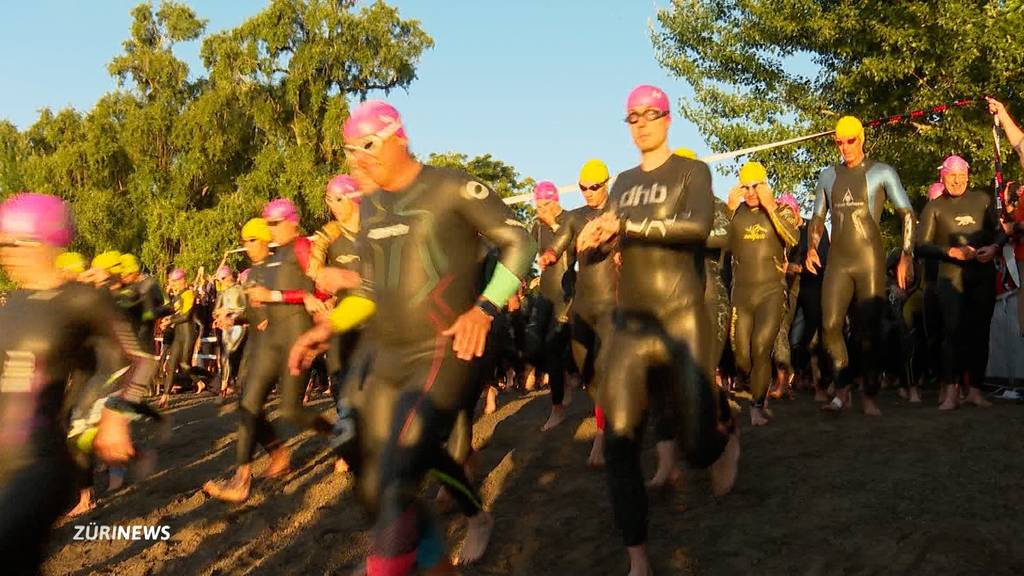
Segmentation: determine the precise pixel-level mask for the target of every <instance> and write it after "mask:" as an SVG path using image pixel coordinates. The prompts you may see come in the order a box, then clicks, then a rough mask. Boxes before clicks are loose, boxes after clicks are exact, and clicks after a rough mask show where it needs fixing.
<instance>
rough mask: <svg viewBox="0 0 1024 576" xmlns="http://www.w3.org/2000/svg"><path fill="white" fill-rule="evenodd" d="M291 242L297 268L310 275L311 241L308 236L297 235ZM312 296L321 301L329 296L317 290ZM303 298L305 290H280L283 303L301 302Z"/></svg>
mask: <svg viewBox="0 0 1024 576" xmlns="http://www.w3.org/2000/svg"><path fill="white" fill-rule="evenodd" d="M293 242H295V247H294V250H295V259H296V260H298V262H299V268H301V269H302V272H303V273H304V274H305V275H307V276H310V272H309V271H310V263H311V262H312V253H313V248H312V242H310V241H309V238H306V237H305V236H299V237H298V238H296V239H295V240H294V241H293ZM315 267H316V266H315V265H314V266H313V268H315ZM310 277H312V276H310ZM313 296H316V298H317V300H320V301H322V302H326V301H327V300H329V299H330V298H331V295H330V294H327V293H325V292H321V291H319V290H315V291H314V292H313ZM305 298H306V291H305V290H282V291H281V301H282V302H284V303H285V304H302V303H303V301H304V299H305Z"/></svg>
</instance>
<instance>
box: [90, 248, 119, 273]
mask: <svg viewBox="0 0 1024 576" xmlns="http://www.w3.org/2000/svg"><path fill="white" fill-rule="evenodd" d="M92 267H93V268H99V269H100V270H106V271H107V272H110V273H113V274H118V273H120V272H121V253H120V252H118V251H117V250H107V251H106V252H102V253H100V254H97V255H96V257H95V258H93V259H92Z"/></svg>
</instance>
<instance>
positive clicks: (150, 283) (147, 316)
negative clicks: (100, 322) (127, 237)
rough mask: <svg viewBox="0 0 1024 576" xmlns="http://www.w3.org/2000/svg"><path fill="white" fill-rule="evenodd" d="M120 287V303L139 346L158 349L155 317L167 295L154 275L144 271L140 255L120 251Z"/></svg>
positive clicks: (150, 349)
mask: <svg viewBox="0 0 1024 576" xmlns="http://www.w3.org/2000/svg"><path fill="white" fill-rule="evenodd" d="M120 268H121V284H122V285H121V289H120V290H119V291H118V292H117V296H116V298H117V303H118V305H120V306H121V309H122V310H124V311H125V314H127V315H128V320H130V321H131V323H132V326H133V327H134V328H135V335H136V337H137V338H138V339H139V346H141V347H142V349H143V350H145V351H146V352H148V353H150V354H155V353H156V343H155V341H154V335H155V334H156V320H157V318H159V317H160V312H161V310H162V309H163V307H164V295H163V291H162V290H160V285H159V284H157V282H156V280H155V279H154V278H153V277H152V276H147V275H143V274H142V272H141V268H140V266H139V261H138V259H137V258H136V257H135V256H133V255H131V254H122V255H121V266H120Z"/></svg>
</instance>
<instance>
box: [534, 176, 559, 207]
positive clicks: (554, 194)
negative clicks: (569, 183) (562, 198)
mask: <svg viewBox="0 0 1024 576" xmlns="http://www.w3.org/2000/svg"><path fill="white" fill-rule="evenodd" d="M533 200H534V201H535V202H540V201H541V200H553V201H555V202H558V186H555V183H554V182H550V181H548V180H542V181H540V182H537V185H536V186H534V187H533Z"/></svg>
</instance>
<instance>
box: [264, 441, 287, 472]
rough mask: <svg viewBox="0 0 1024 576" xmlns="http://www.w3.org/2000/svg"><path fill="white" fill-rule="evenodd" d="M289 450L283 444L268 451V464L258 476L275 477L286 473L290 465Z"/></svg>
mask: <svg viewBox="0 0 1024 576" xmlns="http://www.w3.org/2000/svg"><path fill="white" fill-rule="evenodd" d="M291 455H292V454H291V450H289V449H288V448H287V447H285V446H279V447H277V448H274V449H273V450H271V451H270V465H269V466H267V469H266V470H264V471H263V474H261V475H260V478H263V479H269V478H277V477H278V476H281V475H283V474H287V473H288V470H289V468H290V467H291Z"/></svg>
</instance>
